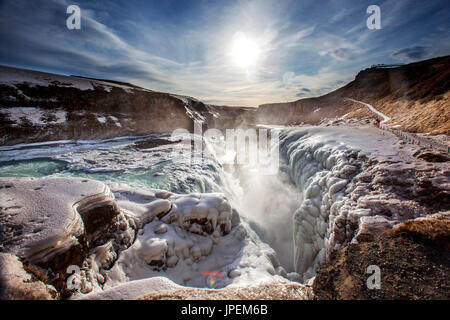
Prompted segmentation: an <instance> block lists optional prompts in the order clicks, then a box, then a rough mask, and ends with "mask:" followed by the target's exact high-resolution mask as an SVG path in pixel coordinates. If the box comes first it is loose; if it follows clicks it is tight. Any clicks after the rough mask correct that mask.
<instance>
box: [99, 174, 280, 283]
mask: <svg viewBox="0 0 450 320" xmlns="http://www.w3.org/2000/svg"><path fill="white" fill-rule="evenodd" d="M110 187H111V190H112V191H113V192H114V194H115V196H116V199H117V203H118V204H119V206H120V207H121V208H122V209H123V210H124V211H125V212H126V214H127V215H129V216H130V217H132V218H133V220H134V221H135V225H136V228H138V229H140V231H139V232H138V236H137V238H136V241H135V242H134V243H133V245H132V246H130V247H129V248H128V249H126V250H124V251H123V252H121V254H120V257H119V259H118V260H117V262H116V263H115V264H114V266H113V267H112V268H111V269H110V270H108V271H107V272H105V276H106V278H107V279H108V280H107V281H106V283H105V285H104V286H103V289H104V290H108V289H109V288H113V287H115V286H117V285H121V284H122V283H125V282H129V281H135V280H140V279H145V278H151V277H157V276H165V277H168V278H169V279H171V280H172V281H174V282H175V283H177V284H180V285H185V286H194V287H208V286H209V283H208V276H207V275H205V272H208V271H209V272H211V271H213V272H215V273H217V274H220V275H222V277H218V278H217V279H216V282H215V286H216V287H224V286H227V285H229V284H232V283H234V284H236V283H239V284H249V283H259V282H260V281H264V280H270V279H273V277H274V276H275V275H276V272H275V268H276V267H278V266H279V264H278V260H277V258H276V254H275V252H274V251H273V249H271V248H269V247H268V246H267V245H265V244H263V243H261V242H260V240H259V239H258V237H257V236H256V235H255V234H254V233H252V232H251V231H250V230H249V229H248V227H247V226H246V225H245V224H244V223H243V222H241V221H240V220H239V216H238V214H237V212H236V211H235V210H232V208H231V206H230V205H229V203H228V201H227V199H226V198H225V197H224V195H223V194H218V193H209V194H188V195H177V194H173V193H170V192H167V191H162V190H148V189H147V190H146V189H140V188H130V187H129V186H126V185H124V184H117V183H113V184H110ZM111 290H112V289H111Z"/></svg>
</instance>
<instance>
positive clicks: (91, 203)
mask: <svg viewBox="0 0 450 320" xmlns="http://www.w3.org/2000/svg"><path fill="white" fill-rule="evenodd" d="M0 190H1V198H0V208H1V213H0V221H1V228H2V230H1V233H0V235H1V238H2V243H1V248H2V251H4V252H11V253H13V254H15V255H17V256H19V257H20V258H23V259H25V260H26V261H28V262H31V263H46V262H49V261H50V260H52V259H53V258H55V257H56V256H58V255H60V254H64V253H66V252H68V251H70V250H72V251H73V250H74V248H79V251H84V250H85V249H86V246H87V241H88V240H92V241H93V240H95V239H96V238H97V237H99V236H100V234H99V233H100V232H101V231H102V230H103V231H104V232H105V229H107V228H108V227H109V226H110V225H111V223H112V220H113V218H114V217H115V216H116V215H117V214H118V213H119V211H118V208H117V207H116V206H115V203H114V195H113V194H112V193H111V191H110V190H109V188H108V187H107V186H106V185H105V184H103V183H101V182H98V181H94V180H89V179H81V178H54V179H33V178H0ZM75 251H77V250H75ZM74 254H75V253H74Z"/></svg>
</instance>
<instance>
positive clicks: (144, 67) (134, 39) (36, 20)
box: [0, 0, 450, 106]
mask: <svg viewBox="0 0 450 320" xmlns="http://www.w3.org/2000/svg"><path fill="white" fill-rule="evenodd" d="M69 4H72V3H68V2H67V1H66V0H49V1H44V0H36V1H17V0H4V1H2V2H0V63H2V64H9V65H15V66H19V67H20V66H22V67H28V68H35V69H40V70H45V71H50V72H60V73H65V74H79V75H84V76H92V77H101V78H113V79H117V80H122V81H127V82H133V83H136V84H137V85H140V86H144V87H147V88H149V89H153V90H160V91H167V92H174V93H179V94H186V95H190V96H195V97H197V98H200V99H202V100H205V101H209V102H212V103H217V104H228V105H247V106H257V105H258V104H262V103H267V102H280V101H288V100H295V99H298V97H299V96H301V97H309V96H315V95H319V94H324V93H326V92H328V91H330V90H333V89H336V88H337V87H338V86H340V85H342V84H343V83H345V81H349V80H351V79H352V78H353V76H354V75H355V74H356V73H357V72H358V71H359V70H360V69H361V68H365V67H367V66H370V65H371V64H375V63H390V62H392V61H395V60H398V59H401V60H402V61H412V60H416V59H422V58H427V57H431V56H434V55H437V54H440V55H442V54H445V53H446V54H449V53H450V47H449V45H448V44H446V42H447V43H448V42H449V41H442V40H446V39H447V40H449V30H450V26H449V23H448V13H447V15H446V14H443V13H442V10H444V11H445V10H446V8H447V7H446V1H444V0H442V1H441V0H430V1H427V2H421V3H416V4H415V5H411V4H410V2H409V1H406V0H399V1H381V2H380V6H381V10H382V29H381V30H376V31H373V30H368V29H367V28H366V26H365V19H366V18H367V14H366V12H365V10H366V8H367V6H368V5H370V4H371V3H370V1H368V0H367V1H365V0H364V1H361V2H358V3H348V2H347V1H341V0H327V1H325V2H322V1H321V2H318V1H314V0H304V1H296V0H285V1H275V0H259V1H253V0H230V1H227V2H226V3H225V2H223V1H216V0H210V1H208V2H204V1H200V0H191V1H189V2H186V1H156V0H155V1H144V2H141V1H136V2H130V3H128V2H127V3H125V2H120V1H116V0H108V1H102V2H95V3H94V2H88V1H83V0H81V1H80V3H79V5H80V7H81V8H82V29H81V30H74V31H70V30H67V28H66V27H65V19H66V17H67V14H66V7H67V6H68V5H69ZM237 32H243V33H245V34H246V35H247V37H249V38H251V39H252V40H253V41H255V43H257V45H258V47H259V49H260V55H259V57H258V61H257V63H256V64H255V65H254V66H252V67H249V68H248V69H242V68H240V67H238V66H237V65H236V64H235V63H234V61H233V59H232V56H231V51H232V45H233V37H234V35H235V34H236V33H237ZM439 40H441V41H439ZM287 74H288V75H289V79H288V81H286V75H287ZM283 77H284V78H283Z"/></svg>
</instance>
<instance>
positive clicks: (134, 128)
mask: <svg viewBox="0 0 450 320" xmlns="http://www.w3.org/2000/svg"><path fill="white" fill-rule="evenodd" d="M251 110H252V109H251V108H250V109H249V108H231V107H219V106H213V105H206V104H204V103H203V102H201V101H199V100H196V99H194V98H191V97H186V96H179V95H174V94H169V93H163V92H156V91H151V90H147V89H143V88H140V87H137V86H134V85H132V84H128V83H122V82H117V81H111V80H100V79H91V78H83V77H76V76H70V77H69V76H62V75H56V74H50V73H44V72H37V71H31V70H23V69H17V68H11V67H4V66H0V144H1V145H13V144H18V143H25V142H40V141H51V140H75V139H105V138H112V137H118V136H127V135H143V134H149V133H161V132H172V131H173V130H175V129H187V130H189V131H192V130H193V128H194V121H199V122H200V123H202V126H203V129H205V128H207V127H219V128H227V127H235V126H237V125H241V124H242V123H244V122H245V123H246V122H251V119H252V118H251V115H252V114H253V113H252V112H251Z"/></svg>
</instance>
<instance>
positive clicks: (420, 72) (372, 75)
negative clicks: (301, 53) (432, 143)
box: [256, 56, 450, 134]
mask: <svg viewBox="0 0 450 320" xmlns="http://www.w3.org/2000/svg"><path fill="white" fill-rule="evenodd" d="M449 67H450V56H446V57H441V58H434V59H430V60H425V61H420V62H415V63H411V64H408V65H404V66H400V67H394V68H370V69H366V70H363V71H361V72H359V73H358V75H357V76H356V78H355V80H354V81H352V82H350V83H348V84H347V85H346V86H344V87H342V88H339V89H337V90H335V91H333V92H331V93H328V94H326V95H323V96H320V97H317V98H307V99H301V100H297V101H293V102H287V103H273V104H264V105H261V106H260V107H259V108H258V111H257V115H256V117H257V119H258V121H259V122H262V123H269V124H298V123H301V122H305V123H312V124H315V123H317V122H319V121H320V120H321V119H322V118H324V117H326V118H332V117H338V116H339V117H340V116H343V115H344V114H347V113H349V115H348V116H349V117H358V118H359V117H365V116H368V115H369V116H372V117H374V115H373V114H371V113H370V112H368V109H367V108H366V107H364V106H361V105H358V104H356V103H352V102H349V101H346V100H344V99H345V98H353V99H355V100H359V101H363V102H366V103H369V104H371V105H373V106H374V107H375V108H376V109H377V110H379V111H380V112H382V113H384V114H385V115H387V116H389V117H390V118H391V119H392V120H391V121H390V122H388V123H387V124H388V125H399V127H398V128H400V129H402V130H405V131H411V132H430V133H432V134H450V108H449V107H448V106H449V105H450V68H449Z"/></svg>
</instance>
